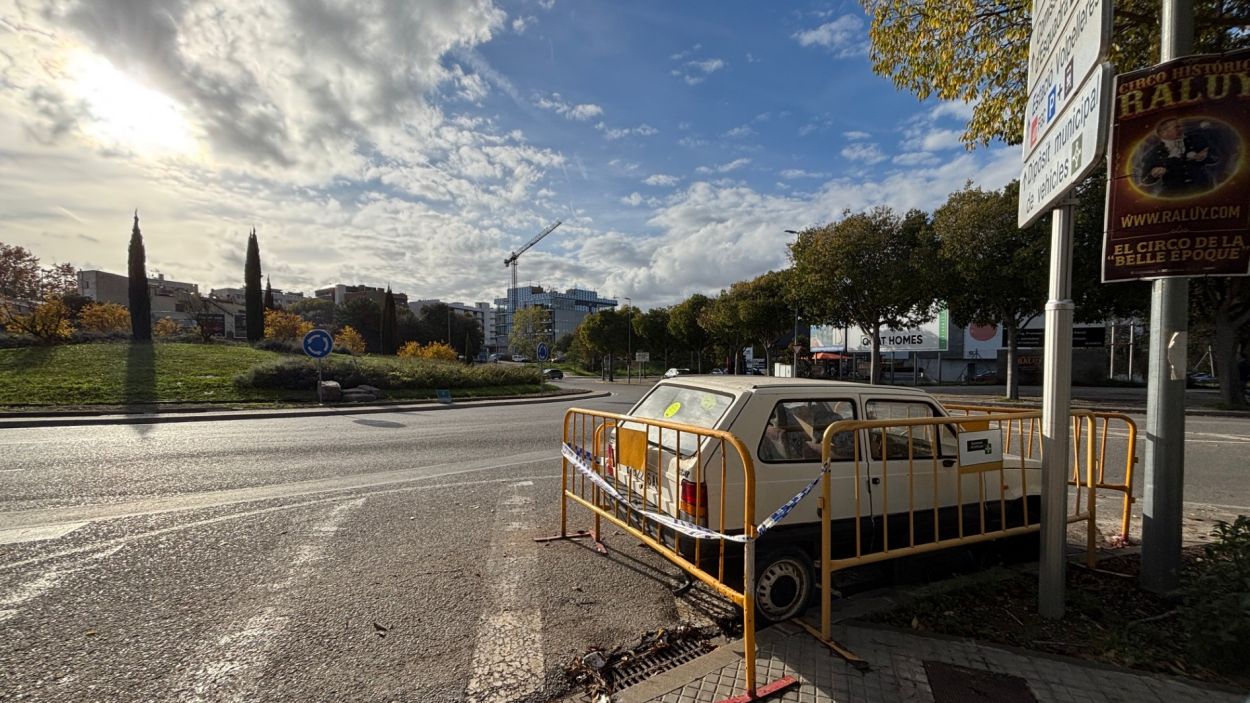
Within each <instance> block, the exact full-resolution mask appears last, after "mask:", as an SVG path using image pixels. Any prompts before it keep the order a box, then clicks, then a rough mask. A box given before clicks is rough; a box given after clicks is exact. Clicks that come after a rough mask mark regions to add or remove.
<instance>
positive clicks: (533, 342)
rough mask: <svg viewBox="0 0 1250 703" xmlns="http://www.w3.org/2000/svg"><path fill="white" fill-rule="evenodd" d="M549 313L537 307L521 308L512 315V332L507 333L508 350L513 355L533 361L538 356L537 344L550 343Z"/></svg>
mask: <svg viewBox="0 0 1250 703" xmlns="http://www.w3.org/2000/svg"><path fill="white" fill-rule="evenodd" d="M549 319H550V311H549V310H547V309H546V308H544V307H541V306H538V305H531V306H530V307H527V308H521V309H520V310H517V311H516V312H515V313H513V315H512V330H511V331H509V333H508V348H509V349H511V350H512V353H513V354H521V355H522V356H525V357H526V358H529V359H533V358H534V357H535V356H537V354H538V343H539V342H550V341H551V340H550V339H549V337H550V336H551V326H550V323H549Z"/></svg>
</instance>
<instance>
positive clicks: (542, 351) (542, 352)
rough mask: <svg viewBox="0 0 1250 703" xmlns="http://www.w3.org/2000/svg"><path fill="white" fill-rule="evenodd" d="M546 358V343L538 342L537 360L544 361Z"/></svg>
mask: <svg viewBox="0 0 1250 703" xmlns="http://www.w3.org/2000/svg"><path fill="white" fill-rule="evenodd" d="M548 356H549V354H548V352H547V343H546V342H539V343H538V360H539V361H546V360H547V357H548Z"/></svg>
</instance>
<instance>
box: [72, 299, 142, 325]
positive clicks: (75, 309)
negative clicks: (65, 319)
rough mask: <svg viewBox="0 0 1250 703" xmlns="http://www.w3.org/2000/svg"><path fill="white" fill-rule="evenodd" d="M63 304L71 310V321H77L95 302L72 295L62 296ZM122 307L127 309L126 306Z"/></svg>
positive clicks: (128, 312) (127, 313) (127, 312)
mask: <svg viewBox="0 0 1250 703" xmlns="http://www.w3.org/2000/svg"><path fill="white" fill-rule="evenodd" d="M61 302H63V303H65V307H67V308H69V319H70V320H77V319H78V316H79V315H81V314H82V310H83V308H85V307H87V306H88V305H91V304H92V303H94V302H95V301H94V300H92V299H91V298H88V297H87V296H85V295H79V294H77V293H71V294H67V295H63V296H61ZM122 307H123V308H125V306H124V305H123V306H122ZM126 315H127V316H129V315H130V311H129V310H127V311H126ZM127 329H129V327H128V328H127Z"/></svg>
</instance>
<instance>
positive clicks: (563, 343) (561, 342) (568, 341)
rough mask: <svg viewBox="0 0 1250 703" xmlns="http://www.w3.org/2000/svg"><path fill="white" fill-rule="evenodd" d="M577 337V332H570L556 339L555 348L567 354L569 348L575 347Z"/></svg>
mask: <svg viewBox="0 0 1250 703" xmlns="http://www.w3.org/2000/svg"><path fill="white" fill-rule="evenodd" d="M576 339H577V334H576V333H574V332H568V333H566V334H565V335H564V336H562V337H560V338H559V339H557V340H556V343H555V346H554V349H555V351H558V352H560V353H561V354H567V353H568V351H569V349H571V348H572V347H573V342H574V341H575V340H576Z"/></svg>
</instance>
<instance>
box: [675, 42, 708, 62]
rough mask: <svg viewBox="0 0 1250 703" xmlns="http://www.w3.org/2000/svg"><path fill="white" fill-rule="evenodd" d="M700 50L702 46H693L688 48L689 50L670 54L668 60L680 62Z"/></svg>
mask: <svg viewBox="0 0 1250 703" xmlns="http://www.w3.org/2000/svg"><path fill="white" fill-rule="evenodd" d="M702 48H703V45H702V44H695V45H694V46H692V47H690V48H689V49H686V50H685V51H679V52H677V53H676V54H671V55H670V56H669V58H670V59H672V60H673V61H681V60H683V59H685V58H686V57H687V56H690V55H692V54H694V53H696V52H698V51H699V50H700V49H702Z"/></svg>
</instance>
